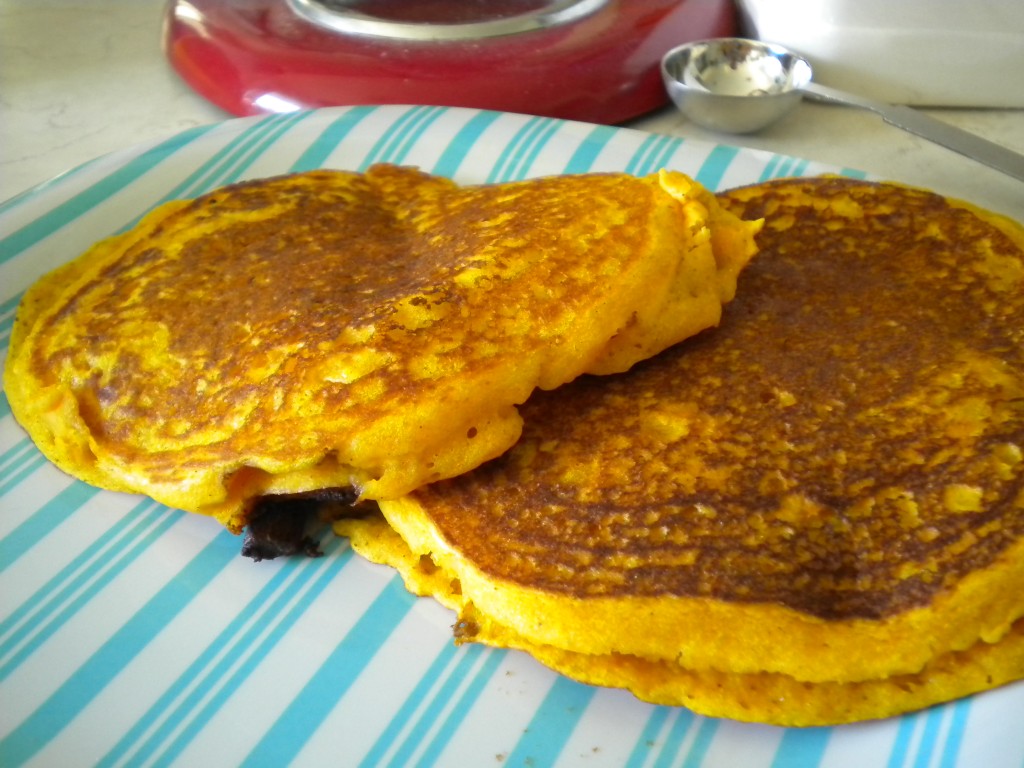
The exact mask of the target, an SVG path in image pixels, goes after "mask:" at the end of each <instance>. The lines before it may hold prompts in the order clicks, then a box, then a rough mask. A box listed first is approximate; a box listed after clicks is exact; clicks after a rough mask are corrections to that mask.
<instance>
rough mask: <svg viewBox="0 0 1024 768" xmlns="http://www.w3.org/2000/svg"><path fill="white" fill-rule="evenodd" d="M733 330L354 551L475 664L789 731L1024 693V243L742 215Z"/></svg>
mask: <svg viewBox="0 0 1024 768" xmlns="http://www.w3.org/2000/svg"><path fill="white" fill-rule="evenodd" d="M721 199H722V201H723V203H724V205H726V207H728V208H730V209H731V210H733V211H734V212H736V213H737V214H739V215H741V216H743V217H746V218H749V219H757V218H760V217H764V220H765V227H764V229H763V230H762V231H761V233H760V234H759V235H758V244H759V247H760V251H759V255H758V256H757V258H756V259H754V261H753V262H752V264H751V266H750V267H748V269H747V270H746V271H745V272H744V275H743V278H742V281H741V289H740V291H739V293H738V295H737V298H736V300H735V301H734V302H733V304H731V305H730V307H729V311H728V312H726V313H725V316H724V319H723V322H722V324H721V325H720V326H719V327H718V328H717V329H714V330H711V331H708V332H705V333H703V334H701V335H699V336H698V337H696V338H694V339H691V340H689V341H687V342H684V343H682V344H680V345H678V346H676V347H673V348H672V349H669V350H668V351H666V352H664V353H662V354H661V355H659V356H658V357H656V358H654V359H652V360H649V361H647V362H645V363H642V364H640V365H638V366H636V367H635V368H634V369H633V370H632V371H630V372H629V373H627V374H623V375H620V376H612V377H606V378H602V379H597V378H594V377H584V378H582V379H580V380H579V381H577V382H575V383H573V384H570V385H567V386H565V387H562V388H560V389H558V390H556V391H554V392H544V393H537V394H536V395H535V396H534V397H533V398H531V400H530V401H529V402H528V403H527V404H526V405H525V406H524V407H523V409H522V413H523V416H524V418H525V422H526V425H525V428H524V431H523V435H522V438H521V439H520V441H519V442H518V444H517V445H516V446H515V447H514V448H513V449H512V450H511V451H509V452H508V453H506V454H505V455H503V456H502V457H501V458H498V459H496V460H494V461H492V462H489V463H487V464H485V465H483V466H482V467H480V468H478V469H477V470H475V471H473V472H471V473H468V474H466V475H464V476H461V477H458V478H454V479H451V480H446V481H444V482H440V483H437V484H434V485H431V486H428V487H425V488H421V489H419V490H418V491H416V492H414V493H412V494H410V495H409V496H407V497H405V498H402V499H397V500H389V501H385V502H381V508H382V510H383V513H384V516H385V517H386V520H387V523H388V524H390V526H391V527H392V528H393V529H394V531H395V532H397V533H396V534H394V535H389V534H388V532H387V526H386V525H385V524H384V523H383V522H382V521H380V520H373V519H370V520H365V521H345V522H343V523H340V524H339V525H338V530H339V531H341V532H342V533H345V534H348V535H351V536H352V537H353V544H354V546H356V548H357V549H359V550H360V551H362V552H364V553H365V554H366V555H367V556H368V557H370V558H371V559H376V560H379V561H381V562H387V563H390V564H392V565H394V566H395V567H397V568H399V569H400V570H401V571H402V572H403V575H404V576H405V578H406V581H407V583H408V585H409V587H410V589H412V590H413V591H416V592H418V593H421V594H433V595H435V596H436V597H437V598H438V599H439V600H441V601H442V602H444V603H445V604H447V605H450V606H451V607H453V608H455V609H456V610H457V611H458V612H459V614H460V615H459V622H458V624H457V632H458V636H459V638H460V640H462V641H470V640H476V641H480V642H485V643H491V644H494V645H499V646H509V647H517V648H523V649H525V650H527V651H529V652H530V653H532V654H534V655H535V656H536V657H537V658H538V659H540V660H541V661H543V662H544V663H546V664H549V665H550V666H552V667H554V668H555V669H558V670H561V671H563V672H565V673H566V674H568V675H570V676H573V677H575V678H577V679H580V680H583V681H585V682H590V683H597V684H601V685H609V686H618V687H623V688H628V689H630V690H632V691H633V692H634V693H636V695H638V696H640V697H641V698H644V699H647V700H649V701H653V702H657V703H663V704H679V705H685V706H688V707H690V708H692V709H694V710H695V711H697V712H701V713H704V714H709V715H715V716H725V717H731V718H737V719H741V720H753V721H761V722H767V723H775V724H781V725H813V724H829V723H842V722H850V721H854V720H862V719H868V718H877V717H884V716H888V715H892V714H896V713H899V712H904V711H908V710H912V709H915V708H919V707H924V706H927V705H930V704H933V703H936V702H940V701H946V700H949V699H951V698H955V697H959V696H963V695H966V694H969V693H972V692H975V691H980V690H984V689H987V688H991V687H993V686H996V685H1000V684H1002V683H1004V682H1007V681H1009V680H1013V679H1018V678H1021V677H1024V618H1022V617H1024V590H1022V589H1021V585H1022V584H1024V230H1022V228H1021V227H1020V226H1019V225H1016V224H1014V223H1012V222H1010V221H1008V220H1005V219H1002V218H1000V217H998V216H996V215H994V214H989V213H985V212H982V211H979V210H978V209H976V208H972V207H970V206H967V205H965V204H961V203H957V202H955V201H950V200H947V199H944V198H942V197H940V196H938V195H934V194H931V193H928V192H924V191H920V190H915V189H909V188H905V187H900V186H895V185H879V184H872V183H867V182H858V181H853V180H849V179H842V178H816V179H796V180H784V181H777V182H772V183H767V184H763V185H757V186H753V187H749V188H745V189H740V190H736V191H734V192H730V193H728V194H725V195H723V196H722V198H721Z"/></svg>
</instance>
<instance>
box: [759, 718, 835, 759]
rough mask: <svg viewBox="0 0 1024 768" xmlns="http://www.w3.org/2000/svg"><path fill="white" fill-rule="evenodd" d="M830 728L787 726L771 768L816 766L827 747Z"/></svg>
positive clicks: (830, 733)
mask: <svg viewBox="0 0 1024 768" xmlns="http://www.w3.org/2000/svg"><path fill="white" fill-rule="evenodd" d="M831 736H832V729H831V728H787V729H786V730H785V731H784V732H783V734H782V740H781V741H780V742H779V746H778V749H777V750H776V752H775V759H774V760H773V761H772V768H817V767H818V766H819V765H821V758H822V757H823V756H824V755H825V750H826V749H827V748H828V742H829V738H830V737H831Z"/></svg>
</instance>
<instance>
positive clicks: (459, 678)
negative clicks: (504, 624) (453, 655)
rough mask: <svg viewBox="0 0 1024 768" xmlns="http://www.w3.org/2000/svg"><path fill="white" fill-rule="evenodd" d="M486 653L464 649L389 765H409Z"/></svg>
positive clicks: (477, 648) (477, 646) (478, 646)
mask: <svg viewBox="0 0 1024 768" xmlns="http://www.w3.org/2000/svg"><path fill="white" fill-rule="evenodd" d="M484 652H485V649H484V647H483V646H480V645H471V646H469V647H467V648H464V649H463V650H462V652H461V653H459V655H458V662H457V663H456V664H455V666H454V667H452V668H451V669H450V670H449V671H448V674H447V675H446V676H445V677H444V680H443V681H442V682H441V685H440V687H439V688H437V690H436V691H435V692H434V695H433V696H431V698H430V701H429V702H428V703H427V706H426V709H424V710H423V712H422V713H421V715H420V717H418V718H417V719H416V722H415V723H414V724H413V727H412V729H411V730H410V731H409V733H408V735H406V737H405V739H403V740H402V743H401V744H400V745H399V747H398V750H397V751H396V752H395V754H394V756H393V757H392V758H391V760H390V761H389V763H388V764H389V765H395V766H399V765H408V764H409V761H410V758H411V757H412V756H413V754H414V753H415V752H416V750H417V749H418V748H419V746H420V745H421V744H422V743H423V741H424V739H426V737H427V734H428V733H429V731H430V729H431V728H432V727H433V726H434V724H435V723H436V722H437V721H438V719H439V718H440V716H441V712H442V710H443V709H444V708H445V707H446V706H447V705H448V702H449V701H451V699H452V697H454V696H455V693H456V691H457V690H458V689H459V686H460V685H461V684H462V682H463V681H464V680H465V679H466V676H467V675H468V674H469V672H470V670H471V669H472V668H473V666H475V664H476V663H477V661H478V660H479V659H480V656H481V655H482V654H483V653H484Z"/></svg>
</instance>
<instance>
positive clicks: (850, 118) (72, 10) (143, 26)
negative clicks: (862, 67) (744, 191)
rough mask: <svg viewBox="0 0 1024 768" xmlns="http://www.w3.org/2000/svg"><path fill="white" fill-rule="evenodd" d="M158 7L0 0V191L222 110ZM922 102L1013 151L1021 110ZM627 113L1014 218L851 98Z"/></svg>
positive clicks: (1019, 187) (1012, 201) (974, 180)
mask: <svg viewBox="0 0 1024 768" xmlns="http://www.w3.org/2000/svg"><path fill="white" fill-rule="evenodd" d="M162 16H163V3H161V2H157V1H156V0H151V1H148V2H142V1H141V0H104V1H100V0H95V1H83V0H78V1H77V2H76V1H75V0H63V1H58V0H5V2H4V3H3V4H2V5H0V200H5V199H7V198H10V197H12V196H14V195H16V194H18V193H19V192H21V191H23V190H25V189H28V188H30V187H32V186H33V185H35V184H38V183H40V182H43V181H45V180H47V179H49V178H51V177H53V176H55V175H57V174H60V173H62V172H63V171H66V170H69V169H71V168H73V167H75V166H77V165H79V164H81V163H83V162H86V161H88V160H90V159H92V158H94V157H96V156H99V155H103V154H106V153H108V152H111V151H113V150H117V149H119V148H123V147H126V146H131V145H133V144H136V143H139V142H146V141H150V140H157V139H162V138H166V137H168V136H170V135H172V134H174V133H177V132H179V131H182V130H184V129H186V128H189V127H191V126H195V125H200V124H206V123H211V122H215V121H219V120H223V119H227V118H230V117H231V115H228V114H227V113H225V112H223V111H221V110H220V109H218V108H217V107H214V106H212V105H211V104H209V103H207V102H206V101H204V100H203V99H202V98H200V97H199V96H198V95H196V94H194V93H193V92H192V91H191V90H190V89H189V88H188V87H187V86H186V85H185V84H184V83H183V82H182V81H181V80H180V79H179V78H178V77H177V75H176V74H175V73H174V72H173V70H172V69H171V68H170V66H169V65H168V64H167V62H166V60H165V58H164V56H163V53H162V51H161V48H160V25H161V20H162ZM1022 64H1024V62H1022ZM929 112H930V114H932V115H934V116H936V117H938V118H939V119H942V120H945V121H948V122H949V123H952V124H953V125H957V126H959V127H961V128H965V129H967V130H970V131H973V132H975V133H977V134H979V135H981V136H984V137H985V138H988V139H990V140H992V141H995V142H998V143H1000V144H1003V145H1005V146H1007V147H1009V148H1011V149H1014V150H1016V151H1018V152H1024V110H994V109H993V110H984V109H942V110H929ZM629 125H630V126H631V127H635V128H639V129H642V130H647V131H652V132H657V133H669V134H673V135H677V136H683V137H694V138H700V139H705V140H711V141H716V142H721V143H730V144H738V145H741V146H747V147H753V148H758V149H765V150H769V151H772V152H777V153H782V154H789V155H796V156H799V157H803V158H807V159H812V160H818V161H821V162H825V163H830V164H835V165H838V166H844V167H849V168H858V169H861V170H863V171H866V172H868V173H870V174H873V175H875V176H879V177H882V178H887V179H892V180H896V181H901V182H905V183H908V184H914V185H918V186H923V187H927V188H930V189H934V190H936V191H939V192H942V193H944V194H947V195H952V196H956V197H960V198H963V199H967V200H970V201H972V202H974V203H977V204H979V205H982V206H984V207H987V208H991V209H993V210H997V211H1000V212H1002V213H1005V214H1008V215H1010V216H1013V217H1015V218H1017V219H1024V182H1021V181H1017V180H1015V179H1012V178H1010V177H1009V176H1005V175H1003V174H1001V173H999V172H997V171H994V170H992V169H989V168H987V167H985V166H983V165H980V164H978V163H976V162H973V161H971V160H968V159H967V158H964V157H961V156H960V155H957V154H955V153H953V152H951V151H949V150H947V149H944V148H942V147H938V146H935V145H933V144H931V143H929V142H927V141H925V140H923V139H920V138H918V137H915V136H912V135H910V134H907V133H904V132H903V131H900V130H898V129H896V128H893V127H891V126H889V125H887V124H885V123H884V122H883V121H882V120H881V119H880V118H878V117H877V116H875V115H872V114H870V113H866V112H860V111H858V110H852V109H847V108H844V107H836V106H827V105H820V104H812V103H807V102H804V103H802V104H801V105H800V107H799V108H798V109H797V110H796V111H795V112H794V113H793V114H791V115H789V116H787V117H786V118H785V119H784V120H783V121H782V122H780V123H777V124H776V125H774V126H772V127H770V128H769V129H767V130H765V131H763V132H761V133H759V134H756V135H748V136H729V135H723V134H714V133H711V132H709V131H705V130H703V129H701V128H699V127H697V126H695V125H693V124H692V123H689V122H688V121H686V120H685V119H684V118H683V117H682V116H681V115H679V114H678V113H676V112H675V111H674V110H673V109H671V108H666V109H664V110H661V111H659V112H657V113H654V114H652V115H648V116H646V117H643V118H641V119H638V120H634V121H632V122H631V123H630V124H629Z"/></svg>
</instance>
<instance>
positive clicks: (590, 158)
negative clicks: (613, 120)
mask: <svg viewBox="0 0 1024 768" xmlns="http://www.w3.org/2000/svg"><path fill="white" fill-rule="evenodd" d="M619 130H620V129H618V128H613V127H611V126H609V125H598V126H595V127H594V128H593V129H592V130H591V131H590V133H588V134H587V136H586V138H584V139H583V141H582V142H580V145H579V146H578V147H576V151H575V152H573V154H572V157H570V158H569V162H567V163H566V164H565V173H586V172H587V171H589V170H590V169H591V168H593V167H594V163H595V162H596V161H597V158H598V156H599V155H600V154H601V150H603V149H604V148H605V146H607V144H608V142H609V141H611V140H612V139H613V138H614V137H615V135H616V134H617V133H618V132H619Z"/></svg>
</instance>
